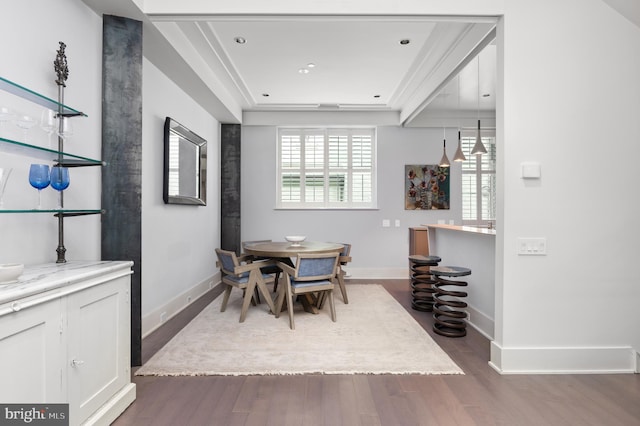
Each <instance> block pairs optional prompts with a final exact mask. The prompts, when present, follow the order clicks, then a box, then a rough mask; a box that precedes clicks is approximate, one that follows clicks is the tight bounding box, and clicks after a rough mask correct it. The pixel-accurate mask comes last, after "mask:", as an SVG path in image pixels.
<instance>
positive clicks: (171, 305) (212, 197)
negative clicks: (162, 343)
mask: <svg viewBox="0 0 640 426" xmlns="http://www.w3.org/2000/svg"><path fill="white" fill-rule="evenodd" d="M142 100H143V107H142V112H143V118H142V188H143V190H142V317H143V329H142V333H143V335H145V334H147V333H148V332H149V331H151V330H152V329H154V328H155V327H157V326H158V325H159V323H160V315H161V314H162V313H163V312H166V318H170V317H171V316H172V315H174V314H175V313H177V312H178V311H179V310H180V309H182V308H183V307H184V306H185V305H186V304H187V303H188V300H195V299H196V298H197V297H198V296H199V295H201V294H202V292H204V291H206V290H208V289H209V288H210V284H211V283H213V281H214V275H216V273H217V268H216V266H215V248H216V247H218V246H219V244H220V230H219V224H220V203H219V199H220V195H219V187H220V184H219V172H218V170H219V162H220V157H219V150H220V148H219V142H218V141H219V139H220V136H219V124H218V122H217V121H216V120H215V119H214V118H213V117H211V115H209V114H208V113H207V112H206V111H204V110H203V109H202V107H200V106H199V105H198V104H196V103H195V102H194V101H193V100H192V99H191V98H189V97H188V96H187V95H185V93H184V92H183V91H182V90H180V89H179V88H178V87H177V86H176V85H175V84H174V83H173V82H172V81H170V80H169V79H168V78H167V77H166V76H165V75H164V74H162V73H161V72H160V71H159V70H158V69H157V68H156V67H155V66H154V65H153V64H151V63H150V62H149V61H148V60H146V59H145V60H144V63H143V93H142ZM167 116H168V117H171V118H173V119H174V120H176V121H178V122H179V123H180V124H182V125H184V126H186V127H187V128H189V129H190V130H192V131H193V132H195V133H196V134H198V135H199V136H201V137H203V138H204V139H206V140H207V205H206V206H187V205H176V204H164V201H163V200H162V173H163V161H164V160H163V158H164V157H163V156H164V153H163V149H164V148H163V147H164V145H163V128H164V120H165V118H166V117H167Z"/></svg>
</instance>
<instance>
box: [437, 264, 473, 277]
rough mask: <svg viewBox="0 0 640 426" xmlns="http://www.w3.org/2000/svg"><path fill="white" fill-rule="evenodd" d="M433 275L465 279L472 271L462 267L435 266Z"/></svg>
mask: <svg viewBox="0 0 640 426" xmlns="http://www.w3.org/2000/svg"><path fill="white" fill-rule="evenodd" d="M431 273H432V274H433V275H438V276H443V277H463V276H465V275H471V269H469V268H464V267H462V266H434V267H433V268H431Z"/></svg>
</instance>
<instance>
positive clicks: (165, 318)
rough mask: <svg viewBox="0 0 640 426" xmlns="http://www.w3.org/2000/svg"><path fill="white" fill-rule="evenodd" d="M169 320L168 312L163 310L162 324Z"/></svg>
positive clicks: (161, 315)
mask: <svg viewBox="0 0 640 426" xmlns="http://www.w3.org/2000/svg"><path fill="white" fill-rule="evenodd" d="M165 321H167V313H166V312H163V313H161V314H160V324H164V323H165Z"/></svg>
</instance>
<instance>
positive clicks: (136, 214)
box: [102, 15, 142, 366]
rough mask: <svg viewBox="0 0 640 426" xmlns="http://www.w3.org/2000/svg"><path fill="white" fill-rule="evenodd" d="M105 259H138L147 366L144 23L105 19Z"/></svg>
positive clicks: (136, 360) (134, 304) (134, 299)
mask: <svg viewBox="0 0 640 426" xmlns="http://www.w3.org/2000/svg"><path fill="white" fill-rule="evenodd" d="M102 81H103V87H102V159H103V160H104V161H106V163H107V165H106V166H105V167H103V168H102V207H103V209H105V210H106V213H105V214H104V215H103V216H102V259H104V260H133V262H134V266H133V271H134V273H133V275H132V276H131V365H133V366H136V365H141V364H142V324H141V287H142V280H141V271H142V264H141V260H142V226H141V207H142V198H141V194H142V23H141V22H140V21H135V20H132V19H128V18H121V17H117V16H111V15H104V17H103V45H102Z"/></svg>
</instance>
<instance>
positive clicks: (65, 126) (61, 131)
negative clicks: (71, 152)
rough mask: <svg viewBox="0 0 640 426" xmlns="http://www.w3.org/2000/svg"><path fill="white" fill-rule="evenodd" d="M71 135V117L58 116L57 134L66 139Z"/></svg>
mask: <svg viewBox="0 0 640 426" xmlns="http://www.w3.org/2000/svg"><path fill="white" fill-rule="evenodd" d="M71 135H73V127H72V126H71V119H70V118H69V117H60V124H59V126H58V136H60V137H61V138H63V139H68V138H70V137H71Z"/></svg>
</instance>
